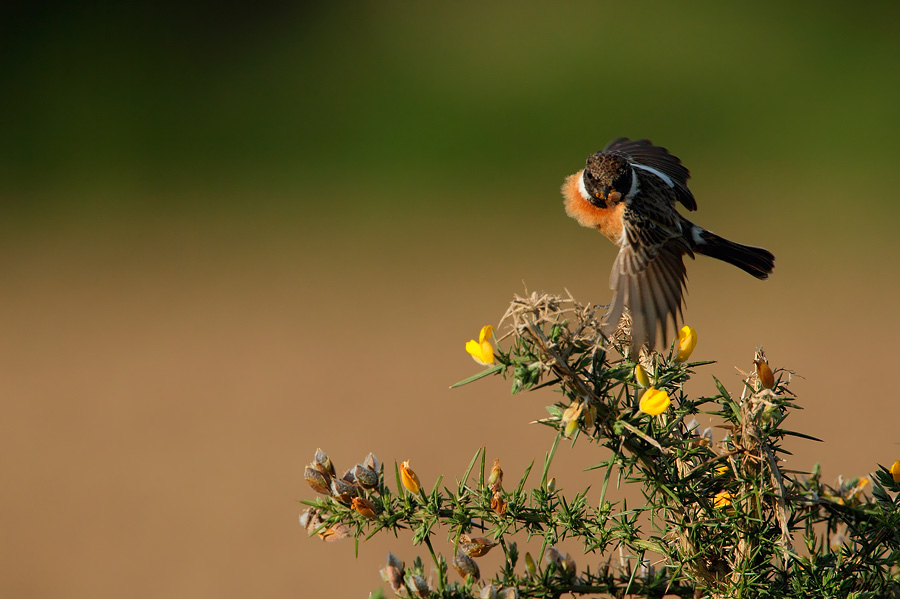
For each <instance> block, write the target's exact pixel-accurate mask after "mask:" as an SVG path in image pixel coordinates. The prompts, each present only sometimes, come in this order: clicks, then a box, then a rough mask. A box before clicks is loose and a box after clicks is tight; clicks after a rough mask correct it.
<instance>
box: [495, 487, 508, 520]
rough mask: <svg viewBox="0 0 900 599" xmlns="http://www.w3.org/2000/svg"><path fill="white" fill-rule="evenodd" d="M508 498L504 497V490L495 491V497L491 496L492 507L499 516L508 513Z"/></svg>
mask: <svg viewBox="0 0 900 599" xmlns="http://www.w3.org/2000/svg"><path fill="white" fill-rule="evenodd" d="M506 505H507V504H506V500H505V499H503V492H502V491H494V495H493V497H491V509H492V510H494V513H495V514H497V515H498V516H503V515H504V514H506Z"/></svg>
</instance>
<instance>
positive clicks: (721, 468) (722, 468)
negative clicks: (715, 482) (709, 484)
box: [716, 464, 728, 476]
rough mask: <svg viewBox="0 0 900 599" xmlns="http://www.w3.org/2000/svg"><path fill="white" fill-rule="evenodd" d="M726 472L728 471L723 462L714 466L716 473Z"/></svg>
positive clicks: (720, 474)
mask: <svg viewBox="0 0 900 599" xmlns="http://www.w3.org/2000/svg"><path fill="white" fill-rule="evenodd" d="M727 472H728V466H727V465H725V464H722V465H721V466H719V467H718V468H716V474H718V475H719V476H722V475H723V474H726V473H727Z"/></svg>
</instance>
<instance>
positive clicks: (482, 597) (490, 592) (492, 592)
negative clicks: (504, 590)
mask: <svg viewBox="0 0 900 599" xmlns="http://www.w3.org/2000/svg"><path fill="white" fill-rule="evenodd" d="M497 591H498V589H497V587H495V586H494V585H492V584H489V585H487V586H486V587H483V588H482V589H481V592H480V593H479V594H478V597H479V599H497Z"/></svg>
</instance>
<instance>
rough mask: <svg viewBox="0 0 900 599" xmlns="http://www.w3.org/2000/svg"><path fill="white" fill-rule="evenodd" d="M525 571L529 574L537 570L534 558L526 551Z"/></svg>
mask: <svg viewBox="0 0 900 599" xmlns="http://www.w3.org/2000/svg"><path fill="white" fill-rule="evenodd" d="M525 571H526V572H528V573H529V574H534V573H535V572H537V564H535V563H534V558H533V557H531V554H530V553H528V552H526V553H525Z"/></svg>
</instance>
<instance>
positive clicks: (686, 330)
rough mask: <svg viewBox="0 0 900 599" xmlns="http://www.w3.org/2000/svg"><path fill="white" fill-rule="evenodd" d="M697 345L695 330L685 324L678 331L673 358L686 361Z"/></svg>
mask: <svg viewBox="0 0 900 599" xmlns="http://www.w3.org/2000/svg"><path fill="white" fill-rule="evenodd" d="M696 346H697V331H695V330H694V329H692V328H691V327H689V326H687V325H685V326H683V327H681V330H680V331H678V344H677V345H676V346H675V350H676V354H675V360H676V361H677V362H686V361H687V359H688V358H690V357H691V354H692V353H693V352H694V348H695V347H696Z"/></svg>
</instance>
